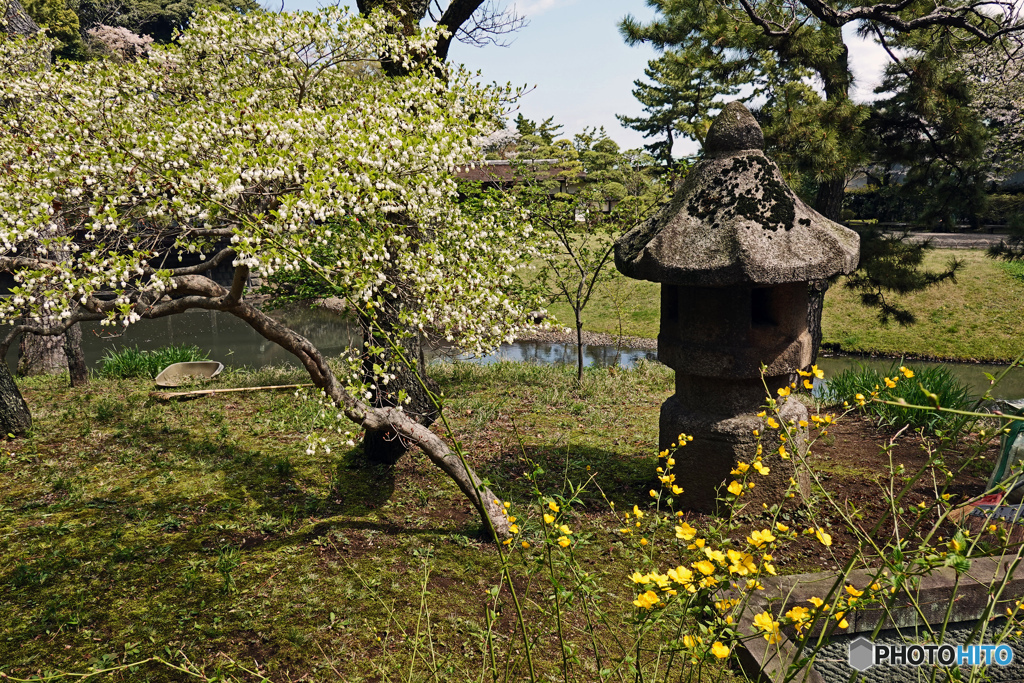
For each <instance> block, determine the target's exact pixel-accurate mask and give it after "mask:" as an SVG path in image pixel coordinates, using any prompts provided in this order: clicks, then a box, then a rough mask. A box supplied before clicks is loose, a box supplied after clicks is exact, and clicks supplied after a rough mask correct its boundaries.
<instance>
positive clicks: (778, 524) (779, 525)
mask: <svg viewBox="0 0 1024 683" xmlns="http://www.w3.org/2000/svg"><path fill="white" fill-rule="evenodd" d="M775 528H776V529H777V530H778V531H780V532H781V533H786V532H787V531H789V527H788V526H786V525H785V524H783V523H782V522H775Z"/></svg>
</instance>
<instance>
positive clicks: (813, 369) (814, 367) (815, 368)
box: [811, 365, 825, 379]
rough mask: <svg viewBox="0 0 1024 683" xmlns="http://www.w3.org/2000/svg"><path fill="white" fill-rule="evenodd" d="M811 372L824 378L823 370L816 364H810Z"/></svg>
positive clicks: (819, 377)
mask: <svg viewBox="0 0 1024 683" xmlns="http://www.w3.org/2000/svg"><path fill="white" fill-rule="evenodd" d="M811 374H812V375H814V376H815V377H817V378H818V379H825V371H824V370H821V369H819V368H818V366H817V365H812V366H811Z"/></svg>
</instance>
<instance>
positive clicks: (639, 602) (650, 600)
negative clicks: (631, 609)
mask: <svg viewBox="0 0 1024 683" xmlns="http://www.w3.org/2000/svg"><path fill="white" fill-rule="evenodd" d="M633 604H634V605H636V606H637V607H642V608H643V609H651V608H652V607H654V606H655V605H657V604H658V594H657V593H655V592H654V591H647V592H646V593H643V594H642V595H638V596H637V598H636V600H634V601H633Z"/></svg>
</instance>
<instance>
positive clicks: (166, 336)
mask: <svg viewBox="0 0 1024 683" xmlns="http://www.w3.org/2000/svg"><path fill="white" fill-rule="evenodd" d="M271 315H272V316H273V317H274V318H275V319H277V320H280V321H281V322H283V323H285V324H287V325H288V326H290V327H292V328H293V329H295V330H296V331H297V332H299V333H300V334H302V335H304V336H305V337H307V338H308V339H309V340H310V341H311V342H313V344H315V345H316V347H317V348H319V349H320V350H321V351H322V352H323V353H324V354H326V355H328V356H330V355H338V354H340V353H341V352H342V351H344V350H345V349H347V348H352V347H354V346H358V345H359V344H361V343H362V341H361V337H360V333H359V330H358V328H357V327H356V326H355V325H353V324H352V323H350V322H348V321H346V320H344V319H342V318H340V317H339V316H338V315H336V314H334V313H331V312H329V311H326V310H323V309H310V308H305V307H301V308H299V307H296V308H291V309H285V310H278V311H273V312H271ZM114 332H117V331H116V330H113V329H112V328H109V327H101V326H100V325H99V324H98V323H87V324H85V325H83V330H82V342H83V343H82V346H83V351H84V353H85V358H86V362H87V363H88V364H89V365H90V366H92V367H98V365H99V362H100V359H101V358H102V357H103V355H104V354H105V353H106V352H107V351H108V350H111V349H119V348H123V347H126V346H129V347H130V346H137V347H138V348H140V349H144V350H148V349H156V348H159V347H161V346H166V345H168V344H195V345H196V346H198V347H200V348H201V349H203V350H204V351H206V352H207V353H209V355H210V358H211V359H213V360H218V361H221V362H222V363H224V364H225V365H227V366H235V367H241V366H249V367H259V366H263V365H286V364H287V365H297V362H296V361H295V358H294V357H293V356H292V355H291V354H289V353H287V352H286V351H284V350H283V349H281V347H279V346H278V345H277V344H273V343H271V342H269V341H267V340H266V339H264V338H263V337H261V336H260V335H258V334H256V332H254V331H253V330H252V328H251V327H249V326H248V325H246V324H245V323H243V322H242V321H241V320H239V319H238V318H235V317H234V316H232V315H229V314H226V313H218V312H216V311H200V310H193V311H189V312H188V313H185V314H182V315H177V316H170V317H167V318H161V319H158V320H142V321H140V322H138V323H136V324H135V325H132V326H131V327H129V328H128V329H127V330H124V331H121V332H120V334H112V333H114ZM428 355H429V356H431V357H432V358H438V357H444V358H453V357H454V358H462V359H466V360H476V361H477V362H481V363H493V362H496V361H498V360H510V361H530V362H536V363H564V364H575V363H576V347H575V345H573V344H560V343H551V342H531V341H521V342H516V343H515V344H504V345H502V347H501V348H500V349H499V350H498V351H497V352H495V353H494V354H491V355H489V356H485V357H484V358H480V359H472V358H471V357H470V356H467V355H464V354H462V355H460V354H458V352H457V351H456V350H454V349H450V348H449V349H444V348H442V349H436V350H434V351H432V352H431V353H429V354H428ZM583 356H584V364H585V365H587V366H588V367H589V366H594V365H596V366H598V367H604V366H609V365H621V366H623V367H631V366H632V365H634V364H635V363H636V362H637V361H638V360H656V359H657V354H656V353H655V352H653V351H650V350H646V349H636V348H622V349H617V348H616V347H614V346H600V345H585V346H584V349H583ZM7 360H8V363H10V365H11V367H15V366H16V364H17V350H16V349H14V348H12V349H11V350H10V352H9V353H8V357H7ZM861 364H863V365H865V366H867V367H871V368H876V369H878V370H880V371H882V372H889V371H890V369H891V368H892V367H893V366H894V364H895V365H897V366H898V362H897V361H894V360H893V359H888V358H854V357H834V358H822V359H821V360H820V362H819V366H820V367H821V368H822V369H823V370H824V371H825V376H826V378H827V377H829V376H832V375H835V374H837V373H839V372H841V371H842V370H845V369H847V368H855V367H857V366H858V365H861ZM912 364H913V365H915V366H929V365H938V363H921V362H916V361H915V362H913V363H912ZM946 366H947V367H948V368H949V369H950V370H951V371H952V372H953V374H954V376H956V378H957V379H958V380H960V381H961V382H963V383H965V384H967V385H968V386H969V387H971V389H972V391H974V392H975V393H979V394H980V393H982V392H984V390H985V389H986V388H987V386H988V380H987V379H986V378H985V375H984V373H986V372H988V373H991V374H993V375H996V374H998V373H999V372H1002V370H1003V369H1005V366H1002V365H982V364H973V363H948V364H946ZM993 393H994V394H995V396H996V398H1020V397H1024V369H1022V368H1014V369H1013V370H1012V371H1011V372H1010V373H1009V375H1008V376H1007V377H1006V379H1004V380H1003V382H1002V383H1001V384H1000V385H999V386H998V387H997V388H996V390H995V391H994V392H993Z"/></svg>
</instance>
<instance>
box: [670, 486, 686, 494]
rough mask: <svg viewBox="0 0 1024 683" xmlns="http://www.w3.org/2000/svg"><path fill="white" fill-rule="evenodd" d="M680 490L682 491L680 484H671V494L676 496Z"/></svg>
mask: <svg viewBox="0 0 1024 683" xmlns="http://www.w3.org/2000/svg"><path fill="white" fill-rule="evenodd" d="M682 492H683V487H682V486H676V485H675V484H672V493H673V494H675V495H677V496H678V495H679V494H680V493H682Z"/></svg>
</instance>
